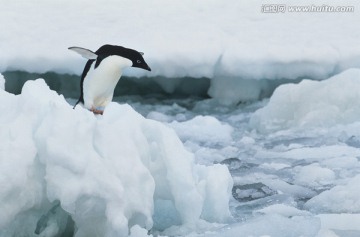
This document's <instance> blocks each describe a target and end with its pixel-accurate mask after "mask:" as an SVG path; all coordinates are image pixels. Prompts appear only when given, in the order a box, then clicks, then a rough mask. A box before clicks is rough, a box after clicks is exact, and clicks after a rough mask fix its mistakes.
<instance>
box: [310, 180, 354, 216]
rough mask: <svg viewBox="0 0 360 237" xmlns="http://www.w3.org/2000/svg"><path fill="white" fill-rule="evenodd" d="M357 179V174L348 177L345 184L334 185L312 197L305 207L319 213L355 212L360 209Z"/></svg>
mask: <svg viewBox="0 0 360 237" xmlns="http://www.w3.org/2000/svg"><path fill="white" fill-rule="evenodd" d="M359 181H360V176H359V175H357V176H355V177H353V178H350V179H349V180H347V183H346V184H344V185H338V186H335V187H334V188H332V189H330V190H327V191H324V192H322V193H321V194H319V195H318V196H316V197H313V198H312V199H310V200H309V201H308V202H307V203H306V207H307V208H308V209H310V210H312V211H314V212H319V213H324V212H330V213H343V212H345V213H346V212H348V213H357V212H359V210H360V201H359V195H360V190H359V188H358V186H359ZM340 200H341V201H340Z"/></svg>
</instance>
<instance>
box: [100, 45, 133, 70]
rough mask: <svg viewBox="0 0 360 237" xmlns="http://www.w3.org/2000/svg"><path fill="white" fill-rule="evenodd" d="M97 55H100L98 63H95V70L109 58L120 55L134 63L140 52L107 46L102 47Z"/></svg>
mask: <svg viewBox="0 0 360 237" xmlns="http://www.w3.org/2000/svg"><path fill="white" fill-rule="evenodd" d="M95 54H96V55H98V58H97V59H96V63H95V68H97V67H98V66H99V65H100V63H101V61H102V60H103V59H105V58H106V57H108V56H111V55H118V56H121V57H124V58H128V59H129V60H131V61H134V60H135V59H136V58H137V56H138V55H139V52H138V51H136V50H133V49H129V48H125V47H122V46H118V45H110V44H105V45H103V46H101V47H100V48H99V49H98V50H97V51H96V52H95Z"/></svg>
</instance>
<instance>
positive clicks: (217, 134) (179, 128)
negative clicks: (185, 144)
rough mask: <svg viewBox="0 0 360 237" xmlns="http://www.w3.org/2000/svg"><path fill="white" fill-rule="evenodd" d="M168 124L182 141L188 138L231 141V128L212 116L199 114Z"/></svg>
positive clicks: (212, 141) (210, 141)
mask: <svg viewBox="0 0 360 237" xmlns="http://www.w3.org/2000/svg"><path fill="white" fill-rule="evenodd" d="M169 125H170V127H172V128H173V129H175V131H176V132H177V134H178V135H179V137H180V138H181V139H182V140H184V141H186V140H189V139H190V140H193V141H197V142H203V143H205V142H209V143H230V142H231V141H232V137H231V134H232V132H233V128H232V127H231V126H230V125H228V124H225V123H221V122H220V121H219V120H218V119H216V118H215V117H212V116H201V115H199V116H196V117H194V118H193V119H191V120H188V121H185V122H178V121H173V122H172V123H170V124H169Z"/></svg>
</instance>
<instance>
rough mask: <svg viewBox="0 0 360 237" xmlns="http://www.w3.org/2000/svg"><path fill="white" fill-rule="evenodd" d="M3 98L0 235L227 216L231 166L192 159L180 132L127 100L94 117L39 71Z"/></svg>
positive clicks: (115, 232) (95, 231)
mask: <svg viewBox="0 0 360 237" xmlns="http://www.w3.org/2000/svg"><path fill="white" fill-rule="evenodd" d="M2 81H3V79H2V78H0V86H1V83H2ZM0 100H1V104H0V109H1V111H2V112H1V114H0V141H1V143H0V169H1V175H0V183H1V190H0V210H1V212H0V236H3V237H5V236H7V237H8V236H25V235H26V236H39V235H35V234H34V232H35V231H36V232H37V233H38V234H40V236H57V235H58V234H60V233H65V232H71V231H75V232H76V234H75V236H76V237H85V236H87V237H90V236H103V237H110V236H113V237H115V236H116V237H119V236H128V234H129V229H130V228H131V227H132V226H136V225H139V226H141V227H143V228H145V229H148V230H149V229H151V228H153V229H155V230H160V231H161V230H164V229H165V232H163V233H164V234H177V233H181V234H184V233H186V231H193V230H194V229H196V228H198V226H203V224H204V223H206V222H226V221H228V220H229V218H230V212H229V198H230V192H231V187H232V179H231V176H230V174H229V172H228V170H227V168H226V167H224V166H221V165H214V166H209V167H205V166H201V165H197V164H195V163H194V157H193V154H191V153H189V152H188V151H186V150H185V149H184V147H183V145H182V143H181V142H180V140H179V138H178V137H177V135H176V134H175V132H174V131H173V130H171V129H170V128H167V127H166V126H164V125H162V124H161V123H159V122H156V121H153V120H149V119H145V118H143V117H142V116H141V115H140V114H138V113H137V112H135V111H134V110H133V109H132V108H131V107H130V106H128V105H119V104H116V103H112V104H110V105H109V106H108V107H107V108H106V110H105V113H104V115H103V116H99V117H96V116H94V115H93V114H92V113H90V112H88V111H87V110H84V109H83V108H81V107H77V108H76V109H75V110H73V109H72V107H71V106H70V105H69V104H68V103H67V102H66V101H65V99H64V98H63V97H62V96H59V95H58V94H57V93H56V92H55V91H51V90H50V89H49V88H48V86H47V85H46V84H45V82H44V81H43V80H41V79H39V80H36V81H29V82H27V83H26V84H25V85H24V87H23V90H22V93H21V94H20V95H18V96H15V95H13V94H9V93H7V92H5V91H4V90H1V89H0ZM59 203H60V205H59ZM70 217H71V218H70ZM71 222H72V223H71ZM144 233H146V232H144Z"/></svg>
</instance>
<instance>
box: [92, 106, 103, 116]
mask: <svg viewBox="0 0 360 237" xmlns="http://www.w3.org/2000/svg"><path fill="white" fill-rule="evenodd" d="M90 111H91V112H93V113H94V114H101V115H103V113H104V110H100V109H94V108H92V109H90Z"/></svg>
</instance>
